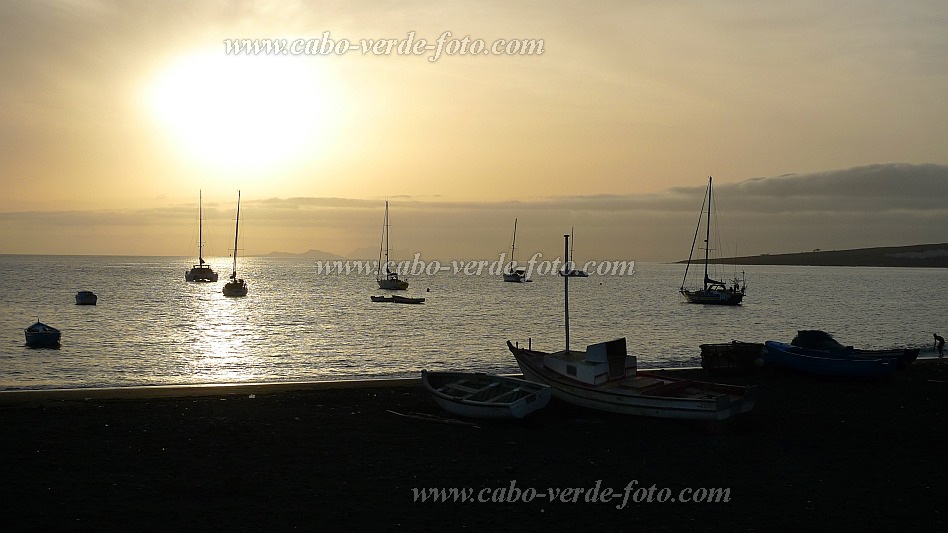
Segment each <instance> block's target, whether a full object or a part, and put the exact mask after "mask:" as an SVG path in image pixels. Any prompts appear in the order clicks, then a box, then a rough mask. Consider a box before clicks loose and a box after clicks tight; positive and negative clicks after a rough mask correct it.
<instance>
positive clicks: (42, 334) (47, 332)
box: [23, 321, 62, 348]
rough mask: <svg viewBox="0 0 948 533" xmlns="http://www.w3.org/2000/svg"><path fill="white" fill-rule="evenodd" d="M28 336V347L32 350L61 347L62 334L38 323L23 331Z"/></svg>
mask: <svg viewBox="0 0 948 533" xmlns="http://www.w3.org/2000/svg"><path fill="white" fill-rule="evenodd" d="M23 333H24V334H25V335H26V345H27V346H29V347H31V348H52V347H56V346H59V340H60V338H61V337H62V332H60V331H59V330H58V329H56V328H54V327H52V326H49V325H46V324H44V323H42V322H40V321H37V322H36V323H34V324H33V325H31V326H29V327H27V328H26V329H24V330H23Z"/></svg>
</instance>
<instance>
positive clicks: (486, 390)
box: [421, 370, 552, 418]
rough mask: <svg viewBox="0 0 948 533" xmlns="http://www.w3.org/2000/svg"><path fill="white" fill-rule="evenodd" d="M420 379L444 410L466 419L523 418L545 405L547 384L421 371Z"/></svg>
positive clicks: (483, 375) (472, 374)
mask: <svg viewBox="0 0 948 533" xmlns="http://www.w3.org/2000/svg"><path fill="white" fill-rule="evenodd" d="M421 381H422V383H423V384H424V386H425V390H427V391H428V392H429V393H430V394H431V396H432V397H433V398H434V399H435V401H436V402H437V403H438V405H440V406H441V408H442V409H444V410H445V411H447V412H449V413H451V414H455V415H458V416H465V417H469V418H523V417H525V416H527V415H528V414H530V413H532V412H534V411H536V410H538V409H542V408H544V407H546V405H547V403H549V401H550V397H551V393H552V390H551V389H550V387H549V385H544V384H542V383H535V382H532V381H527V380H523V379H517V378H512V377H506V376H498V375H495V374H484V373H471V372H428V371H427V370H422V371H421Z"/></svg>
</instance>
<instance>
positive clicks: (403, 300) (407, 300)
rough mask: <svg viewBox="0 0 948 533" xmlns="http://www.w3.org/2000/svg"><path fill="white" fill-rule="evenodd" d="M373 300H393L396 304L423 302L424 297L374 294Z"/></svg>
mask: <svg viewBox="0 0 948 533" xmlns="http://www.w3.org/2000/svg"><path fill="white" fill-rule="evenodd" d="M371 298H372V301H373V302H392V303H396V304H423V303H425V299H424V298H409V297H408V296H372V297H371Z"/></svg>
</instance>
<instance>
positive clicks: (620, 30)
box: [0, 0, 948, 260]
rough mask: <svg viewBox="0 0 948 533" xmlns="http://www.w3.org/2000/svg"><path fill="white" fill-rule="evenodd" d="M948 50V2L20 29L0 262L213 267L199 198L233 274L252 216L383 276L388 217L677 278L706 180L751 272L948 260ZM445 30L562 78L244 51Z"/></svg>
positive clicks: (253, 14)
mask: <svg viewBox="0 0 948 533" xmlns="http://www.w3.org/2000/svg"><path fill="white" fill-rule="evenodd" d="M946 27H948V4H945V3H944V2H943V1H940V0H939V1H917V2H907V3H895V2H889V1H882V0H867V1H865V2H858V3H845V4H841V3H836V2H817V1H813V2H794V1H790V2H769V1H766V2H761V1H727V2H698V1H696V2H658V1H655V2H652V1H635V0H631V1H616V2H561V1H535V2H534V1H531V2H486V1H464V2H460V1H456V2H451V1H410V0H409V1H402V2H363V3H354V2H347V1H338V2H334V1H326V2H314V1H298V2H287V1H273V2H267V1H243V2H240V1H234V2H228V1H210V0H196V1H168V2H152V1H111V0H69V1H34V2H3V3H0V46H2V50H3V54H0V74H2V79H3V80H4V82H3V84H2V85H0V92H2V97H3V98H2V101H3V106H2V108H0V125H2V127H0V190H2V198H3V199H4V202H3V204H2V205H0V253H44V254H46V253H48V254H72V253H92V254H115V255H138V254H148V255H193V254H194V253H195V250H194V248H195V246H194V241H195V240H196V238H195V231H196V230H195V228H196V225H197V197H198V193H199V191H203V195H204V201H205V202H204V203H205V208H206V209H207V213H206V216H207V220H206V228H207V233H208V235H207V236H208V238H209V240H210V242H211V243H212V244H214V245H215V246H214V247H213V248H212V249H211V250H210V252H211V255H214V254H217V255H226V254H227V249H226V243H227V242H228V240H229V239H228V235H229V234H230V232H231V231H232V226H233V216H234V215H233V211H234V204H235V202H236V196H237V190H238V189H239V190H240V191H241V194H242V199H243V200H242V201H243V203H242V206H241V216H242V224H241V228H242V236H241V241H242V242H241V247H242V248H243V249H244V250H245V253H248V254H265V253H268V252H271V251H274V250H282V251H288V252H302V251H305V250H308V249H311V248H317V249H321V250H325V251H328V252H333V253H336V254H340V255H350V254H352V253H353V252H357V251H360V250H375V249H377V246H378V237H379V233H380V226H381V222H382V215H383V208H384V201H385V200H386V199H388V200H390V201H391V205H392V224H393V233H395V234H396V235H397V237H398V246H399V247H400V248H405V249H406V250H409V251H411V252H420V253H422V254H423V256H427V257H429V258H452V257H456V258H480V257H493V256H496V254H497V253H499V252H502V251H504V250H505V249H507V247H509V240H510V232H511V231H512V226H513V219H514V218H515V217H516V218H519V220H520V226H519V230H518V232H519V235H518V241H519V243H518V244H519V245H520V246H521V247H522V248H523V250H524V253H526V252H528V251H531V250H536V251H541V250H542V251H543V252H544V253H546V254H555V253H556V252H557V251H558V249H559V248H558V247H560V246H561V244H560V243H561V242H562V241H561V239H562V234H563V233H564V232H568V231H569V228H570V227H571V226H575V227H576V233H577V254H578V255H579V254H580V250H582V251H583V253H584V254H586V255H588V256H590V258H601V259H606V258H613V259H630V260H672V259H680V258H681V257H682V256H687V252H688V249H689V247H690V242H691V237H692V233H693V231H694V223H695V221H696V218H697V213H698V210H699V208H700V206H701V196H702V191H703V188H704V186H705V184H706V181H707V177H708V176H709V175H713V176H714V177H715V183H716V185H718V186H719V189H718V190H719V198H720V202H721V203H720V207H721V208H722V210H724V209H727V210H730V211H731V213H732V217H733V218H731V220H732V226H733V227H731V228H729V230H728V234H729V235H733V236H735V238H736V239H737V240H738V241H739V244H738V252H739V253H746V254H752V253H776V252H784V251H799V250H800V249H812V248H824V249H830V248H847V247H862V246H875V245H895V244H914V243H921V242H944V241H948V238H945V237H946V236H945V234H944V231H943V230H942V229H940V228H944V227H946V226H945V224H944V222H945V220H946V218H948V214H946V212H945V211H944V207H943V204H945V203H946V202H948V189H946V186H945V182H946V179H948V167H945V166H944V165H948V155H946V147H945V139H948V98H946V96H945V95H948V32H945V28H946ZM446 31H450V32H451V36H450V37H448V38H447V39H446V41H445V42H449V41H450V40H451V39H459V40H460V39H463V38H464V37H469V38H470V40H471V41H473V40H478V39H480V40H483V41H484V42H485V43H486V46H487V47H490V46H491V44H492V43H494V42H495V41H497V40H498V39H503V40H505V41H511V40H518V39H533V40H542V46H543V52H542V54H533V55H505V54H478V55H473V54H468V55H460V54H454V55H448V54H446V53H442V55H441V56H440V57H439V58H438V59H437V61H431V60H429V58H431V57H432V56H433V54H434V51H430V52H429V51H426V52H424V53H422V54H420V55H412V54H407V55H400V54H398V53H396V52H392V53H389V54H376V53H373V52H369V53H366V54H362V53H360V52H358V51H351V50H350V51H348V52H347V53H345V54H336V53H329V54H312V55H305V54H300V55H294V54H288V55H281V56H275V55H246V54H243V55H233V54H231V55H228V54H227V53H226V51H225V42H224V41H225V40H226V39H287V40H288V41H292V40H294V39H303V40H304V41H305V40H307V39H320V38H322V37H323V35H324V32H329V35H330V37H331V38H332V39H334V41H339V40H343V39H346V40H348V41H350V42H353V43H356V44H359V43H360V41H361V40H363V39H365V40H369V39H371V40H377V39H395V40H397V41H401V40H404V39H406V38H407V37H408V36H409V34H411V33H412V32H414V33H413V35H414V36H415V39H416V40H417V39H425V40H427V41H428V42H430V43H432V44H435V42H436V41H437V39H438V38H439V37H440V36H441V35H442V34H444V32H446ZM788 187H789V188H790V189H792V190H805V191H806V193H805V195H804V196H800V197H798V198H796V199H797V200H800V199H803V200H805V201H798V202H795V203H788V202H786V201H781V199H784V200H786V199H788V198H793V197H788V196H785V194H786V190H787V188H788ZM729 188H730V189H729ZM920 188H921V189H920ZM751 190H753V191H754V194H756V195H757V196H747V195H748V194H750V193H749V192H748V191H751ZM770 194H773V195H774V196H767V195H770ZM853 194H855V195H857V196H859V197H860V198H864V199H865V201H864V202H852V201H851V197H852V195H853ZM728 195H730V197H729V196H728ZM781 195H784V196H781ZM939 200H940V201H939ZM762 206H768V207H767V209H764V208H763V207H762ZM813 206H822V207H820V208H819V209H820V210H818V211H814V210H815V209H816V208H815V207H813ZM725 220H727V218H725ZM814 225H817V226H816V228H814ZM38 235H40V236H43V238H42V239H38V238H37V236H38ZM217 245H219V246H217Z"/></svg>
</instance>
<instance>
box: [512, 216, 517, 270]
mask: <svg viewBox="0 0 948 533" xmlns="http://www.w3.org/2000/svg"><path fill="white" fill-rule="evenodd" d="M516 248H517V219H516V218H515V219H514V233H513V240H512V241H511V242H510V263H511V265H512V264H513V262H514V250H515V249H516ZM510 268H513V267H512V266H511V267H510Z"/></svg>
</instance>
